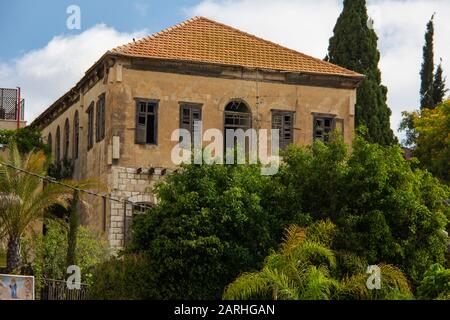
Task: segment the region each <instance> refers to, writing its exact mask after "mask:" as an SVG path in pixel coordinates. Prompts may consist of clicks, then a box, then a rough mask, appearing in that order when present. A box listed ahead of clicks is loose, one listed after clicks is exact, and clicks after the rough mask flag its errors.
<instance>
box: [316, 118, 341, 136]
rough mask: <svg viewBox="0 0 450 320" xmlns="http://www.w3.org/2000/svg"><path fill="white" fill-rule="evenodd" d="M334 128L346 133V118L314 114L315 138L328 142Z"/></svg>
mask: <svg viewBox="0 0 450 320" xmlns="http://www.w3.org/2000/svg"><path fill="white" fill-rule="evenodd" d="M334 130H337V131H338V132H340V133H342V134H344V120H343V119H336V118H332V117H322V116H314V124H313V137H314V139H319V140H322V141H323V142H325V143H326V142H328V141H329V139H330V133H331V132H332V131H334Z"/></svg>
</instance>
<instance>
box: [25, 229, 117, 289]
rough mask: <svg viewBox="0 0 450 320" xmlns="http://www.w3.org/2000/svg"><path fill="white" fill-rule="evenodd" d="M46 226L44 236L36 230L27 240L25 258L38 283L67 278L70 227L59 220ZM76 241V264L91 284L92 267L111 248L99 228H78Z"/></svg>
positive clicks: (84, 280) (85, 279)
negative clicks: (68, 228)
mask: <svg viewBox="0 0 450 320" xmlns="http://www.w3.org/2000/svg"><path fill="white" fill-rule="evenodd" d="M45 226H46V232H45V235H42V234H40V233H38V234H36V233H34V234H32V235H31V236H29V237H28V238H27V239H26V240H25V242H24V245H23V248H22V249H23V256H24V261H25V263H26V264H28V265H29V266H30V267H31V269H32V271H33V273H34V275H35V277H36V280H37V282H40V281H42V280H43V279H44V278H46V279H56V280H62V279H65V278H66V276H67V273H66V271H67V265H66V256H67V226H66V225H65V223H64V222H62V221H59V220H58V221H55V220H47V221H46V225H45ZM77 242H78V246H77V261H76V265H77V266H79V267H80V268H81V281H82V282H83V283H86V284H90V283H91V277H92V275H91V269H92V267H93V266H95V265H96V264H98V263H101V262H102V261H105V260H106V259H107V258H108V256H109V249H108V246H107V243H106V242H105V241H104V240H103V239H102V237H101V236H100V235H99V234H98V233H97V232H96V231H94V230H91V229H88V228H85V227H80V228H79V231H78V238H77ZM39 285H40V283H38V285H37V287H38V286H39Z"/></svg>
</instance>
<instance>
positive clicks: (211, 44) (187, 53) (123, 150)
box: [32, 17, 364, 248]
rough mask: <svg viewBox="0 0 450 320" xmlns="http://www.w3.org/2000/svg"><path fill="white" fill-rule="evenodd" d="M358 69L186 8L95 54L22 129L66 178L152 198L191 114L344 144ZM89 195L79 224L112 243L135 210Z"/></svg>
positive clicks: (222, 124)
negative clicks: (34, 131) (35, 131)
mask: <svg viewBox="0 0 450 320" xmlns="http://www.w3.org/2000/svg"><path fill="white" fill-rule="evenodd" d="M363 78H364V76H362V75H360V74H358V73H355V72H353V71H350V70H347V69H344V68H341V67H338V66H336V65H333V64H330V63H327V62H324V61H322V60H319V59H316V58H312V57H310V56H307V55H305V54H302V53H299V52H296V51H294V50H291V49H287V48H284V47H282V46H280V45H277V44H275V43H272V42H269V41H266V40H263V39H260V38H257V37H255V36H252V35H250V34H247V33H244V32H242V31H239V30H237V29H234V28H232V27H229V26H226V25H224V24H221V23H218V22H215V21H212V20H209V19H206V18H203V17H196V18H193V19H190V20H187V21H185V22H183V23H181V24H179V25H176V26H174V27H171V28H168V29H166V30H163V31H161V32H159V33H157V34H154V35H152V36H148V37H145V38H143V39H141V40H137V41H133V42H131V43H129V44H126V45H124V46H120V47H117V48H115V49H112V50H110V51H108V52H106V53H105V54H104V55H103V56H102V57H101V58H100V60H98V61H97V62H96V63H95V64H94V65H93V66H92V67H91V68H90V69H89V70H87V72H86V73H85V75H84V77H83V78H82V79H81V80H80V81H79V82H78V83H77V84H76V85H75V86H74V87H73V88H72V89H71V90H70V91H68V92H67V93H66V94H65V95H64V96H62V97H61V98H60V99H58V100H57V101H56V102H54V103H53V104H52V105H51V106H50V107H49V108H48V109H47V110H46V111H44V112H43V113H42V114H41V115H40V116H39V117H38V118H37V119H36V120H35V121H34V122H33V124H32V126H35V127H39V128H40V129H42V133H43V136H44V138H45V139H46V140H47V141H48V143H49V144H50V145H51V147H52V153H53V156H54V159H55V160H56V161H57V160H60V159H63V158H64V157H66V158H68V159H72V160H73V161H74V178H76V179H82V178H87V177H97V178H99V179H100V180H102V181H104V182H105V183H106V184H107V185H108V187H109V191H108V192H109V193H108V195H110V196H111V197H114V198H119V199H123V200H127V201H130V202H131V203H136V204H146V205H152V204H154V203H155V202H156V201H157V199H155V197H154V196H153V193H152V189H153V186H154V184H155V183H156V182H157V181H158V180H160V179H161V178H162V177H163V176H164V175H166V174H170V172H172V171H173V170H175V169H176V168H177V166H176V165H175V164H174V163H173V162H172V160H171V151H172V149H173V147H174V146H175V145H176V144H177V143H178V141H172V139H171V135H172V132H173V131H174V130H176V129H178V128H180V127H181V128H186V129H188V130H192V128H193V123H194V121H195V120H201V121H202V122H203V130H205V129H207V128H218V129H221V130H223V129H227V128H244V129H245V128H250V127H251V128H257V129H261V128H265V129H271V128H278V129H280V130H281V135H280V136H281V140H280V145H281V146H282V147H284V146H285V145H287V144H289V143H296V144H310V143H311V142H312V141H313V139H314V138H317V139H322V140H326V138H327V135H326V133H327V132H328V131H330V130H333V129H338V130H341V131H342V133H343V135H344V139H345V141H346V142H347V143H349V144H350V143H351V140H352V134H353V131H354V105H355V99H356V87H357V86H358V84H359V83H360V82H361V80H362V79H363ZM89 200H90V201H89V202H90V203H91V204H92V205H91V208H86V212H87V213H86V214H84V215H83V223H86V224H90V225H93V226H95V227H96V228H98V229H100V230H103V231H104V232H105V234H106V235H107V237H108V239H109V243H110V245H111V246H112V247H115V248H120V247H122V246H123V244H124V241H125V240H126V238H127V228H128V225H129V221H130V219H131V217H132V215H133V214H134V213H135V211H136V210H137V211H138V209H139V208H140V207H139V206H133V205H131V204H130V205H125V206H124V205H123V204H122V203H116V202H112V201H110V200H108V199H105V198H99V197H92V199H89ZM133 207H134V208H133Z"/></svg>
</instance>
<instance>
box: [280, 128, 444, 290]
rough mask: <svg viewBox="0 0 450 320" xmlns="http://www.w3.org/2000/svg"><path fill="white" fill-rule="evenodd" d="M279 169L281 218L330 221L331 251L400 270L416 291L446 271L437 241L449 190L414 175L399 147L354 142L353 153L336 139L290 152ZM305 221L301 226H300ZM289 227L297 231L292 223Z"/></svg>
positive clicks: (419, 172) (427, 177)
mask: <svg viewBox="0 0 450 320" xmlns="http://www.w3.org/2000/svg"><path fill="white" fill-rule="evenodd" d="M284 159H285V162H286V165H285V166H283V167H282V168H281V172H280V180H281V183H282V185H284V186H285V188H286V192H285V197H284V199H282V200H280V202H281V203H283V204H285V207H284V208H281V210H284V212H285V214H286V215H287V216H289V214H290V213H291V212H302V213H303V216H304V217H311V218H312V219H313V220H319V219H330V220H331V221H332V222H333V223H335V224H336V226H337V229H338V232H337V235H336V239H335V241H334V243H333V248H334V249H335V250H339V251H341V250H343V251H347V252H351V253H354V254H356V255H357V256H359V257H361V258H362V259H363V260H365V261H367V263H369V264H378V263H380V262H382V261H384V262H386V263H389V264H394V265H398V266H400V267H401V268H402V270H404V271H405V272H406V274H407V275H408V276H409V277H410V278H411V279H412V280H413V282H414V283H415V284H418V282H419V281H420V280H421V276H422V274H423V273H424V272H425V271H426V270H427V269H428V268H429V266H430V265H432V264H433V263H444V261H445V253H446V250H447V244H446V243H447V239H446V237H445V236H443V234H442V230H445V228H446V226H447V223H448V215H449V210H448V208H446V207H445V205H444V203H443V200H444V199H447V198H448V197H449V190H448V188H447V187H446V186H444V185H441V184H440V183H439V181H438V180H437V179H435V178H433V177H432V176H431V174H429V173H427V172H424V171H422V170H413V169H412V168H411V166H410V163H409V162H407V161H405V160H404V158H403V155H402V152H401V149H400V148H399V147H397V146H392V147H381V146H379V145H376V144H370V143H368V142H366V141H364V140H363V139H362V138H359V137H358V138H356V139H355V141H354V143H353V150H352V152H351V153H349V152H348V151H347V147H346V145H345V144H344V143H343V141H342V140H341V139H338V138H334V139H332V141H330V143H329V144H328V145H324V144H323V143H321V142H316V143H314V144H313V145H312V146H311V147H298V146H292V147H291V148H290V149H289V150H288V152H287V154H286V156H285V158H284ZM303 221H304V218H302V219H301V220H300V222H299V223H298V224H300V225H301V224H302V223H303ZM292 223H297V221H295V219H294V220H293V221H292Z"/></svg>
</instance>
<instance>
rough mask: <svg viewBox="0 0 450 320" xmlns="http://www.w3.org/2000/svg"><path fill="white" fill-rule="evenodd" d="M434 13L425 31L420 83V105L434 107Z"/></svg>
mask: <svg viewBox="0 0 450 320" xmlns="http://www.w3.org/2000/svg"><path fill="white" fill-rule="evenodd" d="M433 19H434V15H433V16H432V17H431V19H430V21H429V22H428V24H427V31H426V33H425V45H424V46H423V62H422V70H421V71H420V78H421V85H420V107H421V109H423V108H433V107H434V105H435V104H434V100H433V88H434V86H433V77H434V76H433V74H434V44H433V38H434V22H433Z"/></svg>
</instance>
